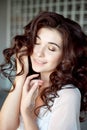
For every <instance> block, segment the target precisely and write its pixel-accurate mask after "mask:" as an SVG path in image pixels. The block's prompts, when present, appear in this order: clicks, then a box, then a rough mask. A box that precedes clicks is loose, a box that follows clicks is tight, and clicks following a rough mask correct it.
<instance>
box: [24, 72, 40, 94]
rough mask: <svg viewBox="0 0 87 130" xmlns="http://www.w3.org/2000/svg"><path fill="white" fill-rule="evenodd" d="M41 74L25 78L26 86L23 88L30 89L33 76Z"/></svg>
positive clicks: (35, 75)
mask: <svg viewBox="0 0 87 130" xmlns="http://www.w3.org/2000/svg"><path fill="white" fill-rule="evenodd" d="M38 75H39V74H34V75H31V76H28V77H27V78H26V80H25V83H24V86H23V90H26V91H28V90H29V89H30V86H31V85H30V82H31V80H32V79H33V78H35V77H37V76H38Z"/></svg>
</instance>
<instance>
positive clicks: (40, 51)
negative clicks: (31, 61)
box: [37, 47, 45, 57]
mask: <svg viewBox="0 0 87 130" xmlns="http://www.w3.org/2000/svg"><path fill="white" fill-rule="evenodd" d="M44 54H45V50H44V48H42V47H41V48H39V49H38V50H37V56H38V57H43V56H44Z"/></svg>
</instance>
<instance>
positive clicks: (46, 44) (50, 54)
mask: <svg viewBox="0 0 87 130" xmlns="http://www.w3.org/2000/svg"><path fill="white" fill-rule="evenodd" d="M62 46H63V43H62V36H61V34H60V33H59V32H58V31H57V30H55V29H49V28H41V29H40V30H39V31H38V32H37V37H36V43H35V45H34V48H33V53H32V55H31V56H30V58H31V63H32V68H33V70H34V71H36V72H39V73H51V72H53V71H54V69H55V68H56V67H57V65H58V64H59V63H60V61H61V57H62Z"/></svg>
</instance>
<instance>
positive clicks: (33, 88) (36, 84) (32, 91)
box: [29, 82, 39, 97]
mask: <svg viewBox="0 0 87 130" xmlns="http://www.w3.org/2000/svg"><path fill="white" fill-rule="evenodd" d="M38 86H39V85H38V82H36V83H35V84H34V85H33V86H32V88H31V89H30V91H29V95H30V97H32V96H33V94H34V93H35V91H37V89H38Z"/></svg>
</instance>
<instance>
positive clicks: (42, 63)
mask: <svg viewBox="0 0 87 130" xmlns="http://www.w3.org/2000/svg"><path fill="white" fill-rule="evenodd" d="M33 61H34V62H35V63H36V64H38V65H44V64H46V63H47V62H44V61H42V60H39V59H33Z"/></svg>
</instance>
